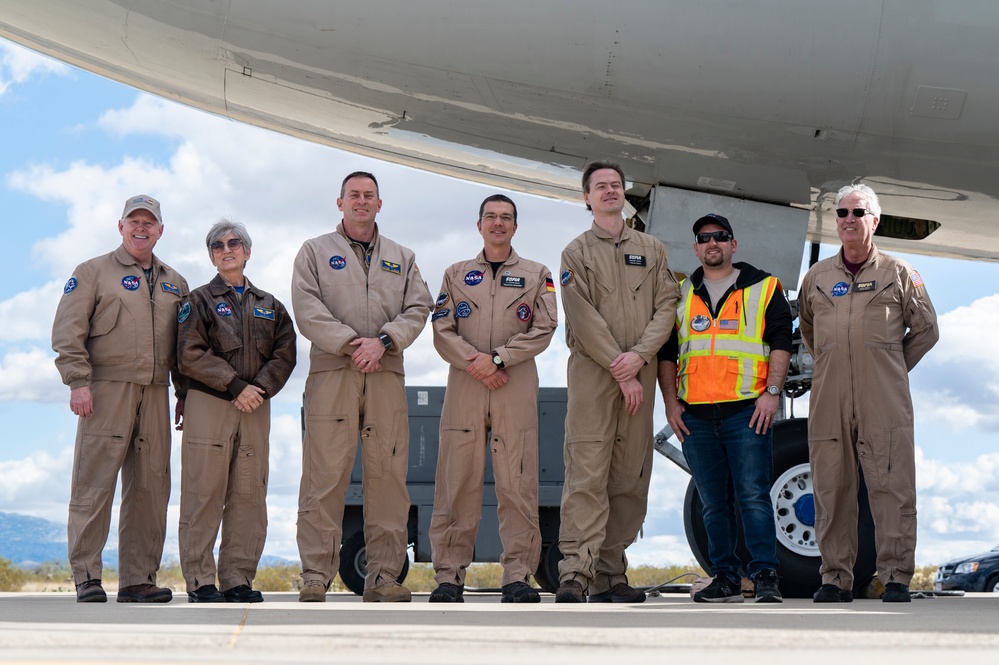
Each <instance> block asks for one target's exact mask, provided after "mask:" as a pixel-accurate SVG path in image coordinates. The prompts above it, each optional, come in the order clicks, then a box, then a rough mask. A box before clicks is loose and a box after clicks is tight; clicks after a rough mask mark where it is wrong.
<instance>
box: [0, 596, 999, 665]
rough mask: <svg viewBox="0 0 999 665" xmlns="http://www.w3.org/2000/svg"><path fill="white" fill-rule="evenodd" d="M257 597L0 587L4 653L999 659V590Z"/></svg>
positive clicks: (185, 658) (555, 660)
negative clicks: (568, 601)
mask: <svg viewBox="0 0 999 665" xmlns="http://www.w3.org/2000/svg"><path fill="white" fill-rule="evenodd" d="M264 598H265V602H263V603H259V604H254V605H249V604H247V605H230V604H212V605H197V604H189V603H188V602H187V598H186V597H184V596H183V595H176V596H175V597H174V600H173V601H172V602H170V603H167V604H162V605H141V604H125V603H122V604H118V603H116V602H114V600H115V597H114V594H110V598H109V602H108V603H107V604H78V603H76V602H75V597H74V595H73V594H72V593H0V663H36V664H37V663H93V662H101V663H181V662H182V663H190V664H192V665H194V664H199V663H231V662H232V663H235V662H238V663H247V664H253V663H282V664H285V663H287V664H294V663H337V664H340V663H344V664H350V663H358V664H367V663H399V664H405V665H423V664H427V665H431V664H433V665H439V664H441V663H460V664H465V663H469V664H472V665H492V664H494V663H495V664H500V663H502V664H503V665H509V664H510V663H514V664H516V665H524V664H527V663H544V664H545V665H557V664H560V663H566V664H572V665H588V664H590V663H594V664H596V663H600V664H601V665H607V664H610V665H632V664H634V663H658V664H662V663H683V664H684V665H686V664H688V663H689V664H699V663H712V664H717V663H721V662H729V663H734V662H739V663H757V662H759V663H762V662H767V663H778V662H803V663H808V664H809V665H812V664H815V665H823V664H826V663H836V664H838V665H843V664H847V665H859V664H862V663H875V662H877V663H879V665H882V664H883V663H885V662H889V663H905V664H906V665H909V664H921V663H934V664H937V665H939V664H940V663H942V662H943V663H945V665H946V660H947V659H953V660H952V661H951V662H953V663H957V662H960V663H961V665H975V664H977V663H989V665H995V664H996V663H999V632H997V630H999V594H984V593H982V594H968V595H966V596H964V597H945V598H933V597H930V598H916V599H914V600H913V602H911V603H908V604H901V603H899V604H886V603H882V602H881V601H879V600H856V601H854V602H853V603H850V604H835V605H816V604H814V603H812V602H811V601H810V600H801V599H785V601H784V603H782V604H779V605H778V604H756V603H752V602H749V601H747V602H746V603H742V604H724V605H702V604H695V603H693V602H692V601H691V600H690V597H689V596H687V595H679V594H664V595H661V596H655V597H650V598H649V599H648V600H647V601H646V602H645V603H642V604H621V605H615V604H606V603H605V604H587V605H564V604H560V605H556V604H555V602H554V597H553V596H551V595H550V594H543V595H542V602H541V604H538V605H505V604H501V603H500V598H499V595H498V594H494V593H485V594H476V593H466V602H465V603H464V604H462V605H441V604H433V605H431V604H430V603H428V602H427V594H415V595H414V597H413V602H412V603H398V604H373V603H362V602H361V599H360V598H359V597H358V596H355V595H353V594H346V593H343V594H329V595H328V596H327V602H326V603H299V602H298V594H297V593H268V592H265V594H264Z"/></svg>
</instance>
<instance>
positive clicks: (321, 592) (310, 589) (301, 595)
mask: <svg viewBox="0 0 999 665" xmlns="http://www.w3.org/2000/svg"><path fill="white" fill-rule="evenodd" d="M298 602H300V603H325V602H326V585H325V584H323V583H322V582H320V581H319V580H306V581H305V586H303V587H302V590H301V591H299V592H298Z"/></svg>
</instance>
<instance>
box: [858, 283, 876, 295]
mask: <svg viewBox="0 0 999 665" xmlns="http://www.w3.org/2000/svg"><path fill="white" fill-rule="evenodd" d="M877 285H878V283H877V282H874V281H871V282H856V283H855V284H854V285H853V290H854V291H856V292H857V293H863V292H864V291H873V290H874V287H876V286H877Z"/></svg>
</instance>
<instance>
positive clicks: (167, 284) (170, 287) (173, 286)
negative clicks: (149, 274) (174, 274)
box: [160, 282, 180, 296]
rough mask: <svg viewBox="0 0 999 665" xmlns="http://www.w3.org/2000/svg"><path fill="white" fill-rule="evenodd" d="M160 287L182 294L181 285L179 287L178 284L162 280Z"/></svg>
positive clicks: (175, 293)
mask: <svg viewBox="0 0 999 665" xmlns="http://www.w3.org/2000/svg"><path fill="white" fill-rule="evenodd" d="M160 287H161V288H162V289H163V290H164V291H165V292H166V293H172V294H174V295H175V296H179V295H180V287H178V286H177V285H176V284H171V283H170V282H160Z"/></svg>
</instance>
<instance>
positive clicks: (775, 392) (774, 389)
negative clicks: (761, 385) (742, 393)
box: [767, 386, 780, 395]
mask: <svg viewBox="0 0 999 665" xmlns="http://www.w3.org/2000/svg"><path fill="white" fill-rule="evenodd" d="M767 392H768V393H770V394H771V395H780V388H778V387H777V386H768V387H767Z"/></svg>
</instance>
